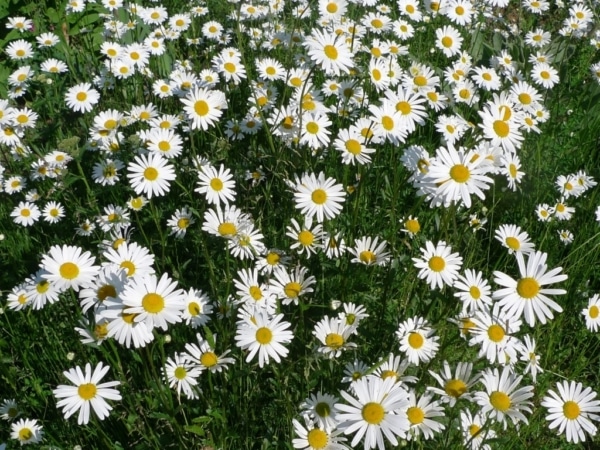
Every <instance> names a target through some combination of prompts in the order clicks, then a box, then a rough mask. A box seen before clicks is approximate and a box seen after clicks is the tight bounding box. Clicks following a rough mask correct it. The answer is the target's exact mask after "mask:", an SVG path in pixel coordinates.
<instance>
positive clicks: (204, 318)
mask: <svg viewBox="0 0 600 450" xmlns="http://www.w3.org/2000/svg"><path fill="white" fill-rule="evenodd" d="M184 297H185V298H184V301H185V306H184V308H183V313H182V315H181V318H182V319H183V320H184V321H185V324H186V325H189V326H191V327H192V328H198V327H202V326H204V325H206V324H207V323H208V322H209V321H210V313H212V309H213V308H212V304H211V301H210V299H209V298H208V296H207V295H206V294H205V293H203V292H202V291H201V290H198V289H194V288H190V290H189V291H187V292H186V293H185V295H184Z"/></svg>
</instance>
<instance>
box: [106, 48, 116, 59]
mask: <svg viewBox="0 0 600 450" xmlns="http://www.w3.org/2000/svg"><path fill="white" fill-rule="evenodd" d="M106 53H107V54H108V56H112V57H115V56H117V51H116V50H115V49H114V48H109V49H108V51H107V52H106Z"/></svg>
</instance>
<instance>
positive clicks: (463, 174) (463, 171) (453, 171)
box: [450, 164, 471, 183]
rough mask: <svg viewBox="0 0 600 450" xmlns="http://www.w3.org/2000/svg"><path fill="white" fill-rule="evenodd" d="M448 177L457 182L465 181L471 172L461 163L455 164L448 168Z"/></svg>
mask: <svg viewBox="0 0 600 450" xmlns="http://www.w3.org/2000/svg"><path fill="white" fill-rule="evenodd" d="M450 177H451V178H452V179H453V180H454V181H456V182H457V183H466V182H467V181H469V178H470V177H471V172H470V171H469V169H468V168H467V166H464V165H462V164H455V165H454V166H452V167H451V168H450Z"/></svg>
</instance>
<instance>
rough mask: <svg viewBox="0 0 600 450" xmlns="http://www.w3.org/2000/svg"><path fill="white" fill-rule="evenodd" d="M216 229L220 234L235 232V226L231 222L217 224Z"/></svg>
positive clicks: (230, 234) (228, 234)
mask: <svg viewBox="0 0 600 450" xmlns="http://www.w3.org/2000/svg"><path fill="white" fill-rule="evenodd" d="M217 230H218V231H219V234H220V235H221V236H233V235H235V234H236V233H237V228H236V226H235V225H234V224H233V223H231V222H223V223H221V224H219V228H218V229H217Z"/></svg>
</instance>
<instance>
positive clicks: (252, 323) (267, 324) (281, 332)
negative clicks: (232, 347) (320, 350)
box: [235, 311, 294, 368]
mask: <svg viewBox="0 0 600 450" xmlns="http://www.w3.org/2000/svg"><path fill="white" fill-rule="evenodd" d="M291 326H292V324H291V323H289V322H286V321H284V320H283V314H278V315H276V316H273V317H269V315H268V314H267V313H266V311H264V312H263V311H259V312H256V313H255V314H254V316H252V317H247V318H245V319H244V320H243V322H242V323H241V324H239V325H238V328H237V332H236V335H235V340H236V345H237V346H238V347H240V348H241V349H242V350H248V351H249V353H248V356H247V357H246V362H247V363H249V362H250V361H252V360H253V359H254V357H255V356H256V355H257V354H258V366H259V367H260V368H262V367H263V366H264V365H265V364H269V362H270V359H273V360H275V361H276V362H278V363H279V362H281V358H285V357H286V356H287V355H288V352H289V350H288V349H287V348H286V347H284V345H283V344H288V343H289V342H291V340H292V339H293V338H294V334H293V333H292V332H291V331H290V330H289V328H290V327H291Z"/></svg>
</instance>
